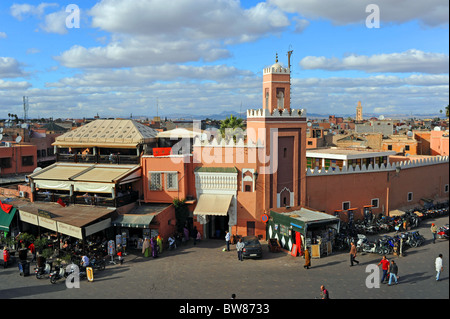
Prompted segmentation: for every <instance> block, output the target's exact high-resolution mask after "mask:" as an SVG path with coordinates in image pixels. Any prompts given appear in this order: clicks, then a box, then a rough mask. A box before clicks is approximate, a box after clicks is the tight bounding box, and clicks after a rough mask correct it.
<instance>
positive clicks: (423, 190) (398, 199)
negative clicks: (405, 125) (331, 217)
mask: <svg viewBox="0 0 450 319" xmlns="http://www.w3.org/2000/svg"><path fill="white" fill-rule="evenodd" d="M448 172H449V164H448V163H443V164H435V165H429V166H421V167H414V168H407V169H402V170H401V171H400V172H399V173H398V174H397V173H396V172H395V171H389V172H387V171H381V172H370V173H353V174H336V175H319V176H308V177H307V178H306V185H307V187H306V197H307V206H309V207H312V208H314V209H316V210H319V211H324V212H326V213H328V214H334V211H335V210H339V209H342V202H346V201H349V202H350V206H351V208H358V210H357V211H356V214H355V217H356V218H361V217H362V212H363V206H365V205H370V204H371V201H372V199H377V198H378V200H379V205H378V208H374V209H373V212H374V213H376V214H379V213H385V214H386V212H388V211H390V210H394V209H398V208H401V207H406V206H414V205H417V206H420V200H421V199H422V198H431V199H437V198H442V197H445V196H447V198H448V193H445V192H444V187H445V185H446V184H449V177H448ZM408 192H413V199H412V201H408V197H407V196H408Z"/></svg>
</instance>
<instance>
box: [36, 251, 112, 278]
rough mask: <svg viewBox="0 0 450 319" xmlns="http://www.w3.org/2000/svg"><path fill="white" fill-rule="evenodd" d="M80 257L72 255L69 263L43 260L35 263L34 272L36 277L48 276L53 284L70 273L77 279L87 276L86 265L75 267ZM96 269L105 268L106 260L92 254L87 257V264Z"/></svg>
mask: <svg viewBox="0 0 450 319" xmlns="http://www.w3.org/2000/svg"><path fill="white" fill-rule="evenodd" d="M80 260H81V257H80V258H78V256H74V257H72V262H71V264H69V265H55V267H53V263H52V262H50V261H45V262H43V263H39V262H38V263H37V264H36V268H35V269H34V273H35V276H36V278H37V279H43V278H48V279H50V282H51V283H52V284H55V283H56V282H57V281H58V280H60V279H63V280H65V279H66V278H67V277H69V276H70V275H74V276H78V277H79V279H85V278H87V275H86V267H77V265H79V264H80V262H79V261H80ZM88 267H91V268H92V269H93V271H96V270H100V271H102V270H105V269H106V261H105V259H104V258H103V257H102V256H96V255H92V256H91V258H90V259H89V266H88Z"/></svg>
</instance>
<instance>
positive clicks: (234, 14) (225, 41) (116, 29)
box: [56, 0, 290, 68]
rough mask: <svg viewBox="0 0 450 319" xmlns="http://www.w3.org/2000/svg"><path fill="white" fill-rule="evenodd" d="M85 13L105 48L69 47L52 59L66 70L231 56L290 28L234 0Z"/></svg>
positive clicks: (115, 3) (121, 4)
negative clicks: (105, 36)
mask: <svg viewBox="0 0 450 319" xmlns="http://www.w3.org/2000/svg"><path fill="white" fill-rule="evenodd" d="M88 14H89V15H91V16H92V26H93V27H95V28H99V29H101V30H104V31H107V32H111V34H112V35H111V41H110V42H109V43H108V44H107V45H105V46H98V47H91V48H86V47H83V46H80V45H76V46H73V47H72V48H70V49H69V50H67V51H65V52H63V53H62V54H61V55H60V56H58V57H56V59H57V60H58V61H60V62H61V63H62V64H63V65H64V66H67V67H82V68H87V67H90V68H92V67H133V66H143V65H158V64H162V63H165V62H167V63H184V62H187V61H199V60H204V61H206V62H210V61H215V60H218V59H224V58H228V57H230V52H229V51H228V50H227V48H226V46H227V45H229V44H236V43H242V42H248V41H254V40H256V39H258V38H260V37H264V36H267V35H269V34H277V33H280V32H281V31H282V30H284V29H285V28H286V27H287V26H289V25H290V21H289V19H288V18H287V16H286V15H285V14H284V13H283V12H282V11H281V10H280V9H278V8H276V7H274V6H270V5H267V4H266V3H259V4H257V5H256V6H254V7H252V8H249V9H242V8H241V7H240V2H239V1H236V0H177V1H166V0H103V1H101V2H99V3H98V4H96V5H95V6H94V7H93V8H92V9H91V10H89V11H88Z"/></svg>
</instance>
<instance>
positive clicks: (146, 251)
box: [142, 238, 150, 257]
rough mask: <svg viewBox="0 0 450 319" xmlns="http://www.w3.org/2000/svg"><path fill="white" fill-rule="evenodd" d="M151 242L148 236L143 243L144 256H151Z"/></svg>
mask: <svg viewBox="0 0 450 319" xmlns="http://www.w3.org/2000/svg"><path fill="white" fill-rule="evenodd" d="M149 247H150V242H149V241H148V238H145V239H144V242H143V243H142V253H143V254H144V257H150V250H149Z"/></svg>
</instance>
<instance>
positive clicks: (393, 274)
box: [388, 260, 398, 286]
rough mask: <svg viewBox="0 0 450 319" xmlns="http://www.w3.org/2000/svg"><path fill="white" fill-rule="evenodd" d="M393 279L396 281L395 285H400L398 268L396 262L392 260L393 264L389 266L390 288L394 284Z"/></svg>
mask: <svg viewBox="0 0 450 319" xmlns="http://www.w3.org/2000/svg"><path fill="white" fill-rule="evenodd" d="M392 278H394V280H395V284H396V285H397V284H398V281H397V279H398V266H397V264H396V263H395V261H393V260H391V264H390V265H389V283H388V286H390V285H391V284H392Z"/></svg>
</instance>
